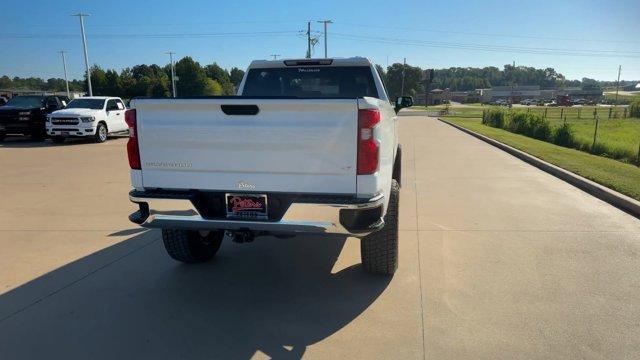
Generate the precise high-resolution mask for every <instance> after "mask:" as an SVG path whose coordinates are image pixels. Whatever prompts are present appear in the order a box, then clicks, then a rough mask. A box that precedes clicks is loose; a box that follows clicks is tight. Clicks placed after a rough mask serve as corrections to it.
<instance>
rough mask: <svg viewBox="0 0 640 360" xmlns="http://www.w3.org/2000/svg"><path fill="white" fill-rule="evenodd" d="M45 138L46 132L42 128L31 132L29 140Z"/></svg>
mask: <svg viewBox="0 0 640 360" xmlns="http://www.w3.org/2000/svg"><path fill="white" fill-rule="evenodd" d="M46 138H47V132H46V131H43V130H35V131H34V132H32V133H31V140H33V141H44V139H46Z"/></svg>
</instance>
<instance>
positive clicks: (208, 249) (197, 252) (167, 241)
mask: <svg viewBox="0 0 640 360" xmlns="http://www.w3.org/2000/svg"><path fill="white" fill-rule="evenodd" d="M223 238H224V231H210V232H209V233H208V234H207V235H206V236H202V235H201V234H200V232H198V231H195V230H172V229H162V241H163V242H164V248H165V250H167V253H168V254H169V256H171V257H172V258H173V259H174V260H177V261H181V262H185V263H199V262H205V261H208V260H211V259H212V258H213V256H214V255H215V254H216V253H217V252H218V249H220V245H221V244H222V239H223Z"/></svg>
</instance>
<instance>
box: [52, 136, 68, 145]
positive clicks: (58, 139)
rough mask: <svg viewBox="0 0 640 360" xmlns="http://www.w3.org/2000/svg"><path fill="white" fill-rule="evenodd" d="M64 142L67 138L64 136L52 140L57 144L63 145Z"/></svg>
mask: <svg viewBox="0 0 640 360" xmlns="http://www.w3.org/2000/svg"><path fill="white" fill-rule="evenodd" d="M64 140H65V138H64V137H63V136H54V137H52V138H51V141H53V142H54V143H56V144H62V143H63V142H64Z"/></svg>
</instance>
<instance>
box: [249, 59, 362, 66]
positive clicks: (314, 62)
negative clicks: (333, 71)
mask: <svg viewBox="0 0 640 360" xmlns="http://www.w3.org/2000/svg"><path fill="white" fill-rule="evenodd" d="M370 65H371V61H370V60H369V59H367V58H364V57H350V58H316V59H282V60H254V61H252V62H251V64H250V65H249V68H250V69H256V68H258V69H259V68H279V67H282V68H285V67H288V66H370Z"/></svg>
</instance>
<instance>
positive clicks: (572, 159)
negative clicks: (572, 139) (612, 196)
mask: <svg viewBox="0 0 640 360" xmlns="http://www.w3.org/2000/svg"><path fill="white" fill-rule="evenodd" d="M447 120H448V121H451V122H453V123H456V124H458V125H460V126H463V127H465V128H467V129H469V130H472V131H475V132H477V133H480V134H482V135H485V136H488V137H490V138H492V139H495V140H498V141H500V142H502V143H505V144H507V145H510V146H512V147H514V148H516V149H519V150H522V151H524V152H526V153H529V154H531V155H533V156H535V157H537V158H540V159H542V160H545V161H547V162H550V163H552V164H554V165H556V166H559V167H561V168H563V169H565V170H568V171H571V172H573V173H576V174H578V175H581V176H583V177H585V178H587V179H590V180H592V181H595V182H597V183H599V184H601V185H604V186H606V187H608V188H611V189H614V190H616V191H619V192H621V193H623V194H626V195H628V196H630V197H632V198H634V199H637V200H640V168H638V167H637V166H634V165H631V164H626V163H623V162H620V161H616V160H613V159H609V158H605V157H602V156H596V155H591V154H589V153H585V152H583V151H579V150H575V149H569V148H565V147H561V146H557V145H554V144H551V143H547V142H544V141H540V140H535V139H532V138H529V137H526V136H523V135H518V134H514V133H511V132H509V131H506V130H502V129H497V128H493V127H489V126H486V125H482V124H481V123H480V119H470V118H461V117H449V118H447Z"/></svg>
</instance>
